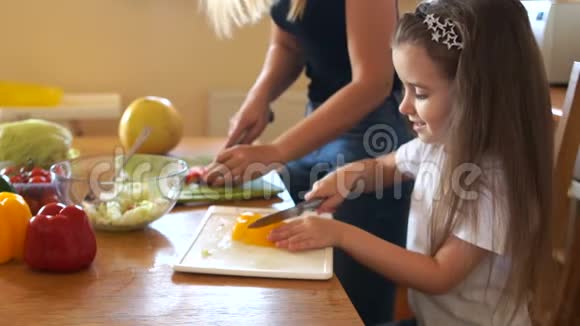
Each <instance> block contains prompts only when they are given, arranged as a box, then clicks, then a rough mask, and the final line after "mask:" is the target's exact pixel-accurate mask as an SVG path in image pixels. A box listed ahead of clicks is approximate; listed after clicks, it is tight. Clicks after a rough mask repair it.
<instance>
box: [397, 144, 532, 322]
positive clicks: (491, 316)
mask: <svg viewBox="0 0 580 326" xmlns="http://www.w3.org/2000/svg"><path fill="white" fill-rule="evenodd" d="M444 159H445V153H444V151H443V147H442V146H439V145H430V144H426V143H423V142H422V141H421V140H420V139H418V138H416V139H414V140H412V141H410V142H408V143H407V144H405V145H403V146H401V147H400V148H399V149H398V150H397V153H396V164H397V169H398V170H399V171H400V172H402V173H405V174H408V175H411V176H413V177H414V179H415V187H414V189H413V194H412V198H411V208H410V212H409V224H408V230H407V249H408V250H411V251H414V252H418V253H422V254H427V255H429V254H430V250H429V247H430V237H429V231H430V219H431V211H432V204H433V202H434V200H436V198H435V193H436V191H437V188H438V186H439V179H440V175H441V170H440V169H441V168H442V166H443V162H444ZM465 167H467V168H469V167H470V166H465ZM489 171H492V172H491V173H494V174H495V176H499V175H500V173H498V172H499V171H500V170H499V169H495V170H494V169H486V168H483V170H481V172H482V173H483V174H484V175H485V177H486V178H487V177H488V173H489ZM500 178H501V177H500ZM498 180H500V179H498ZM494 195H495V196H492V195H491V194H490V192H485V191H483V193H482V194H478V195H477V196H478V197H477V199H476V200H478V201H479V203H478V206H479V207H480V208H479V211H478V213H479V219H478V223H477V226H476V227H472V226H471V225H470V224H469V223H463V224H461V225H458V226H457V227H456V228H455V229H454V231H453V234H454V235H455V236H456V237H458V238H460V239H462V240H464V241H466V242H469V243H471V244H473V245H475V246H478V247H480V248H483V249H486V250H488V251H490V252H491V253H492V254H490V255H488V256H487V258H485V259H484V260H483V261H482V262H481V263H480V264H479V265H478V266H477V267H476V268H475V269H474V270H473V271H472V272H471V274H469V275H468V276H467V278H466V279H465V280H463V281H462V282H461V283H460V284H459V285H457V286H456V287H455V288H453V289H452V290H451V291H449V292H448V293H446V294H443V295H430V294H425V293H422V292H420V291H417V290H412V289H410V290H409V304H410V306H411V309H412V310H413V312H414V313H415V317H416V318H417V321H418V324H419V325H421V326H425V325H428V326H431V325H435V326H440V325H441V326H455V325H457V326H459V325H461V326H466V325H486V326H487V325H500V326H501V325H508V322H509V321H510V317H511V314H506V313H505V310H502V309H499V308H500V307H498V302H499V303H500V304H502V306H505V304H504V303H505V299H504V301H501V302H500V301H499V298H500V295H501V291H502V289H503V286H504V284H505V281H506V276H507V272H508V269H509V258H508V257H506V256H505V255H503V254H504V244H505V231H506V227H505V223H506V221H507V213H506V212H507V204H506V202H505V196H503V195H502V194H501V193H496V194H494ZM494 258H495V259H494ZM502 311H504V313H502ZM511 311H512V310H511V309H508V312H511ZM511 325H518V326H519V325H524V326H525V325H531V322H530V319H529V315H528V313H527V309H525V308H521V309H520V310H519V311H518V313H517V314H516V315H515V317H514V319H513V320H511Z"/></svg>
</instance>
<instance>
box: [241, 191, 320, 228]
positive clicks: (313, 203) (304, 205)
mask: <svg viewBox="0 0 580 326" xmlns="http://www.w3.org/2000/svg"><path fill="white" fill-rule="evenodd" d="M323 201H324V199H320V198H318V199H312V200H308V201H303V202H301V203H300V204H298V205H296V206H294V207H292V208H288V209H285V210H282V211H279V212H276V213H273V214H270V215H266V216H264V217H262V218H260V219H258V220H256V221H255V222H254V223H252V224H250V225H248V228H250V229H254V228H260V227H263V226H266V225H270V224H273V223H277V222H281V221H283V220H286V219H289V218H292V217H296V216H300V215H301V214H302V213H304V212H305V211H308V210H313V209H317V208H318V207H319V206H320V205H321V204H322V202H323Z"/></svg>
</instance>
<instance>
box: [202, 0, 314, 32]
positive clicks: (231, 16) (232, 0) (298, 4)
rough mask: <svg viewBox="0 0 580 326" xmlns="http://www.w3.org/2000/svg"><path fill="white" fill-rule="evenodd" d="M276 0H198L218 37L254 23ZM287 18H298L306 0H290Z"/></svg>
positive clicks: (302, 11)
mask: <svg viewBox="0 0 580 326" xmlns="http://www.w3.org/2000/svg"><path fill="white" fill-rule="evenodd" d="M275 1H276V0H200V5H201V8H202V9H203V10H204V11H205V13H206V15H207V17H208V18H209V21H210V23H211V24H212V26H213V27H214V29H215V31H216V33H217V34H218V35H219V36H220V37H230V36H231V35H232V32H233V30H234V28H236V27H241V26H244V25H247V24H253V23H256V22H257V21H258V20H260V18H262V17H263V16H264V14H266V13H267V12H268V11H269V10H270V7H271V6H272V4H273V3H274V2H275ZM291 1H292V6H291V7H290V10H289V12H288V19H289V20H296V19H299V18H300V17H301V16H302V14H303V13H304V9H305V8H306V1H307V0H291Z"/></svg>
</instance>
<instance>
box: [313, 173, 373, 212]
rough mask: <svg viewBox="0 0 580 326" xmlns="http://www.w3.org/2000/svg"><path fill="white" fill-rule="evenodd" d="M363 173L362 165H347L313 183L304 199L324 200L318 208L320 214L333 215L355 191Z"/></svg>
mask: <svg viewBox="0 0 580 326" xmlns="http://www.w3.org/2000/svg"><path fill="white" fill-rule="evenodd" d="M363 172H364V164H361V162H354V163H350V164H347V165H345V166H343V167H341V168H338V169H337V170H336V171H334V172H332V173H329V174H328V175H326V176H325V177H324V178H322V179H320V180H319V181H317V182H315V183H314V185H313V186H312V190H310V191H309V192H308V193H307V194H306V195H305V199H306V200H310V199H314V198H324V199H325V200H324V202H323V203H322V204H321V205H320V207H319V208H318V212H320V213H333V212H334V211H335V210H336V208H337V207H338V206H339V205H340V204H341V203H342V202H343V201H344V200H345V199H346V198H347V197H348V195H349V194H351V192H353V190H354V189H355V186H356V184H357V181H359V180H360V179H361V178H362V176H363Z"/></svg>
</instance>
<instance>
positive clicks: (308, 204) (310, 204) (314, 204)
mask: <svg viewBox="0 0 580 326" xmlns="http://www.w3.org/2000/svg"><path fill="white" fill-rule="evenodd" d="M322 202H324V199H321V198H317V199H312V200H309V201H305V202H303V203H302V205H300V206H302V209H303V210H312V209H317V208H318V207H320V205H321V204H322Z"/></svg>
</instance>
